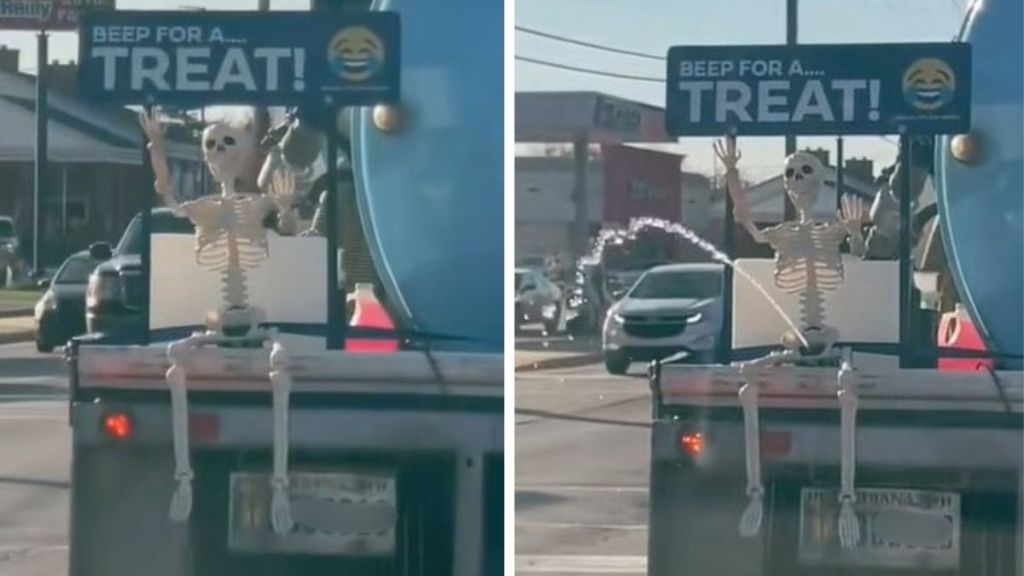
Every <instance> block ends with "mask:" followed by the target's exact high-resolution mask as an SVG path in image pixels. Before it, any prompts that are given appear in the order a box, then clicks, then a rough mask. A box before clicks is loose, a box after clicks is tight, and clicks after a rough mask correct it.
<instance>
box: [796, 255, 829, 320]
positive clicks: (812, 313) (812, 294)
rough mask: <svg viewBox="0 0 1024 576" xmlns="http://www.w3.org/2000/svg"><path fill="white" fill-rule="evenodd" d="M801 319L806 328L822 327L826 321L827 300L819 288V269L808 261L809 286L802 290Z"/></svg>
mask: <svg viewBox="0 0 1024 576" xmlns="http://www.w3.org/2000/svg"><path fill="white" fill-rule="evenodd" d="M800 319H801V321H803V324H804V328H821V327H822V326H823V325H824V323H825V300H824V299H823V298H822V297H821V290H820V289H819V288H818V270H817V267H816V266H815V263H814V262H808V263H807V286H806V288H805V289H804V290H803V291H801V292H800Z"/></svg>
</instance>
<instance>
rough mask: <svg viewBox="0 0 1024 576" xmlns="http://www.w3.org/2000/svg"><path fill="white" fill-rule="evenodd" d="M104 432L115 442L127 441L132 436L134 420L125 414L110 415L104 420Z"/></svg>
mask: <svg viewBox="0 0 1024 576" xmlns="http://www.w3.org/2000/svg"><path fill="white" fill-rule="evenodd" d="M103 431H104V432H106V433H107V436H110V437H111V438H113V439H114V440H127V439H128V437H129V436H131V435H132V420H131V418H129V417H128V415H127V414H125V413H123V412H115V413H113V414H108V415H107V417H106V418H104V419H103Z"/></svg>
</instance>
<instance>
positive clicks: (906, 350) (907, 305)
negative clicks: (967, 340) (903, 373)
mask: <svg viewBox="0 0 1024 576" xmlns="http://www.w3.org/2000/svg"><path fill="white" fill-rule="evenodd" d="M910 148H911V146H910V136H908V135H906V134H903V135H902V136H900V163H901V165H900V167H899V172H901V173H902V175H901V177H900V255H899V263H900V368H910V365H911V362H912V361H913V360H912V359H913V357H914V355H915V354H916V345H912V342H911V337H912V335H913V317H914V310H913V298H912V290H911V288H912V279H913V269H914V261H913V254H912V253H911V246H910V240H911V236H912V234H911V231H910V174H911V170H912V168H911V158H910Z"/></svg>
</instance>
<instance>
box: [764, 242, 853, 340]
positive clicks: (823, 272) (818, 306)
mask: <svg viewBox="0 0 1024 576" xmlns="http://www.w3.org/2000/svg"><path fill="white" fill-rule="evenodd" d="M782 226H786V225H785V224H783V225H782ZM790 226H791V227H789V228H782V227H780V228H776V229H775V230H773V231H772V232H773V233H772V234H771V243H772V246H773V247H774V248H775V250H776V252H775V286H776V287H778V288H779V289H780V290H782V291H783V292H785V293H787V294H796V293H799V294H800V319H801V322H802V323H803V325H804V327H821V326H822V324H823V323H824V321H825V302H824V299H823V294H822V293H823V292H832V291H834V290H836V289H838V288H839V285H840V284H842V282H843V277H844V273H843V260H842V256H841V255H840V254H839V251H838V250H837V249H836V246H837V245H838V243H839V242H841V241H842V236H843V234H844V232H843V230H842V228H841V227H839V226H837V225H835V224H823V223H800V224H795V225H790Z"/></svg>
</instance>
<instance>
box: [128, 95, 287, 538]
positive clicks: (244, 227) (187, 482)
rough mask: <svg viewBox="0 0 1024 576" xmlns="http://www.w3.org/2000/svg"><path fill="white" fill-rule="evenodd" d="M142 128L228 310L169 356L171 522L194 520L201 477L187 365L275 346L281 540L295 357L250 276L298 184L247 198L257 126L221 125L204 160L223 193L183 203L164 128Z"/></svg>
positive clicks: (274, 507) (150, 122) (278, 179)
mask: <svg viewBox="0 0 1024 576" xmlns="http://www.w3.org/2000/svg"><path fill="white" fill-rule="evenodd" d="M140 120H141V124H142V128H143V130H144V131H145V133H146V136H147V137H148V138H149V142H150V143H149V149H150V156H151V158H152V164H153V171H154V173H155V175H156V191H157V193H158V194H159V195H160V196H161V197H162V198H163V200H164V202H165V203H166V204H167V205H168V206H169V207H170V208H171V209H172V210H173V211H174V212H175V213H176V214H178V215H183V216H186V217H188V218H189V220H191V221H192V223H193V224H195V227H196V262H197V263H198V264H199V265H200V266H202V267H204V268H206V269H208V270H212V271H216V272H218V273H220V275H221V282H222V291H223V299H224V300H223V305H222V306H221V307H220V309H218V310H216V311H213V312H211V313H210V314H209V315H208V316H207V319H206V326H207V331H206V332H205V333H196V334H193V335H192V336H190V337H188V338H185V339H183V340H179V341H177V342H174V343H172V344H170V345H169V346H168V348H167V356H168V360H169V361H170V368H169V369H168V370H167V375H166V378H167V384H168V387H169V388H170V391H171V416H172V418H171V422H172V428H173V441H174V460H175V474H174V476H175V479H176V480H177V483H178V486H177V489H176V492H175V493H174V496H173V497H172V499H171V507H170V516H171V519H172V520H174V521H176V522H184V521H185V520H187V519H188V517H189V515H190V514H191V510H192V478H193V472H192V467H191V464H190V462H189V449H188V400H187V375H186V372H185V365H186V364H187V361H188V357H189V355H190V353H191V352H193V351H194V350H196V349H198V348H200V347H202V346H208V345H218V344H244V345H258V346H263V347H267V346H268V345H269V348H270V352H269V367H270V370H269V379H270V382H271V386H272V389H273V430H274V434H273V436H274V438H273V448H274V458H273V460H274V466H273V476H272V480H271V485H272V503H271V511H272V513H271V521H272V524H273V527H274V530H275V531H276V532H277V533H279V534H284V533H287V532H288V531H290V530H291V528H292V519H291V510H290V505H289V500H288V492H287V488H288V398H289V393H290V390H291V376H290V374H289V371H288V357H287V354H286V353H285V350H284V348H283V347H282V345H281V343H280V342H278V341H277V340H276V338H275V334H274V333H273V332H271V331H268V330H264V329H260V328H259V327H258V325H259V324H260V322H262V321H263V319H264V314H263V312H262V311H261V310H260V309H259V308H257V307H254V306H250V305H249V303H248V294H247V288H246V275H245V273H246V271H247V270H250V269H252V268H254V267H256V266H258V265H259V264H260V262H261V261H262V260H263V259H264V258H265V257H266V256H267V254H268V248H267V236H266V232H265V230H264V228H263V221H264V219H265V218H266V217H267V215H268V214H269V213H270V211H271V210H272V209H273V208H274V207H275V206H276V208H277V209H278V214H279V215H284V214H286V213H288V212H289V211H290V209H291V205H292V202H293V201H294V199H295V185H294V184H295V183H294V178H293V177H292V176H291V175H290V174H289V173H288V172H286V171H278V172H277V173H276V174H275V175H274V177H273V179H272V180H271V182H270V186H268V192H267V194H266V195H261V194H239V193H238V192H239V191H238V190H237V186H238V183H239V182H241V181H242V176H243V175H244V174H245V172H246V171H247V170H249V167H250V166H251V162H252V161H253V159H254V158H255V157H256V154H257V148H256V144H255V138H254V137H253V134H252V128H251V126H248V125H247V126H244V127H238V126H232V125H229V124H213V125H210V126H208V127H207V128H206V129H205V130H204V131H203V159H204V160H205V161H206V164H207V166H208V167H209V169H210V172H211V174H213V177H214V178H215V179H216V180H217V182H219V183H220V186H221V193H220V194H219V195H210V196H204V197H202V198H199V199H197V200H193V201H189V202H182V203H178V202H177V201H176V199H175V198H174V193H173V191H172V190H171V187H170V177H169V172H168V169H167V162H166V158H165V156H164V152H163V148H162V146H163V127H162V125H161V123H160V121H159V120H158V119H157V117H156V114H155V113H151V114H149V115H146V114H143V115H142V116H141V119H140Z"/></svg>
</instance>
